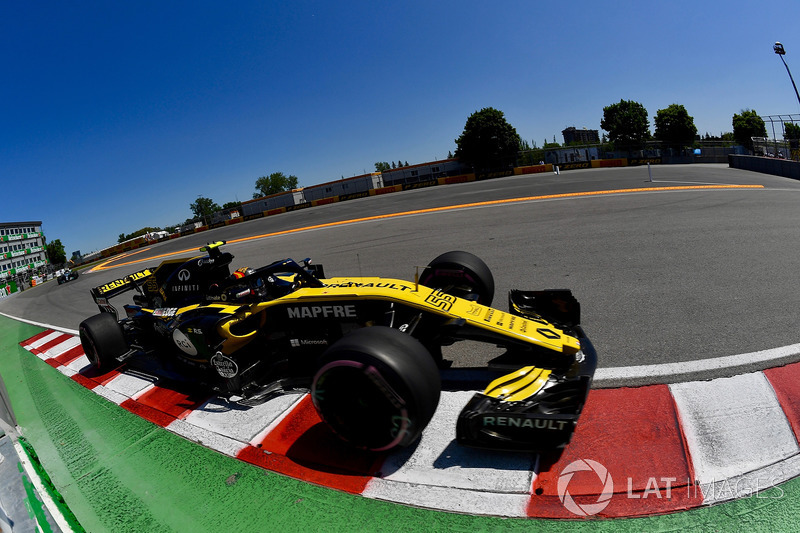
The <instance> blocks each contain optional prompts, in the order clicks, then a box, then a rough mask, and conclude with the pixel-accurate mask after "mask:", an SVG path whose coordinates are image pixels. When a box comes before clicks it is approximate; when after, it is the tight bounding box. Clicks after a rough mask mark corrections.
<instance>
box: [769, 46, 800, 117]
mask: <svg viewBox="0 0 800 533" xmlns="http://www.w3.org/2000/svg"><path fill="white" fill-rule="evenodd" d="M772 49H773V50H774V51H775V53H776V54H778V56H780V58H781V61H783V66H784V67H786V72H788V73H789V79H790V80H792V87H794V94H795V95H797V103H800V93H798V92H797V85H795V83H794V78H793V77H792V72H791V71H790V70H789V65H787V64H786V60H785V59H783V56H785V55H786V50H784V49H783V45H782V44H781V43H779V42H777V43H775V44H774V45H773V46H772Z"/></svg>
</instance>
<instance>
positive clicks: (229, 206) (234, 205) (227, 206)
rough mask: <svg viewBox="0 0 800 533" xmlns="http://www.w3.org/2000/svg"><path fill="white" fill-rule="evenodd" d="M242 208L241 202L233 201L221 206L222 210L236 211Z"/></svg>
mask: <svg viewBox="0 0 800 533" xmlns="http://www.w3.org/2000/svg"><path fill="white" fill-rule="evenodd" d="M240 207H242V202H239V201H235V202H225V203H224V204H222V209H238V208H240Z"/></svg>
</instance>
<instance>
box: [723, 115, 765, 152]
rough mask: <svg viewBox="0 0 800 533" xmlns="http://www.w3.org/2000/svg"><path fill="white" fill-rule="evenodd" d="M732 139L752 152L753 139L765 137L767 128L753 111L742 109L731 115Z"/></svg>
mask: <svg viewBox="0 0 800 533" xmlns="http://www.w3.org/2000/svg"><path fill="white" fill-rule="evenodd" d="M731 122H732V124H733V138H734V139H735V140H736V142H737V143H739V144H741V145H742V146H744V147H746V148H747V149H748V150H751V151H752V150H753V140H752V138H753V137H766V136H767V127H766V125H765V124H764V121H763V120H762V119H761V117H760V116H758V113H756V112H755V110H754V109H742V110H741V111H740V112H739V113H738V114H734V115H733V119H732V120H731Z"/></svg>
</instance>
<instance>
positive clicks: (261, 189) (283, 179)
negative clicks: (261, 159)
mask: <svg viewBox="0 0 800 533" xmlns="http://www.w3.org/2000/svg"><path fill="white" fill-rule="evenodd" d="M296 188H297V176H291V175H290V176H286V175H285V174H284V173H283V172H273V173H272V174H270V175H269V176H261V177H260V178H258V179H257V180H256V192H254V193H253V198H261V197H262V196H269V195H270V194H276V193H279V192H284V191H291V190H292V189H296Z"/></svg>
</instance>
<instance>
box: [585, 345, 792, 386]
mask: <svg viewBox="0 0 800 533" xmlns="http://www.w3.org/2000/svg"><path fill="white" fill-rule="evenodd" d="M799 354H800V344H790V345H789V346H781V347H780V348H771V349H769V350H761V351H758V352H750V353H743V354H739V355H727V356H725V357H714V358H713V359H700V360H697V361H684V362H680V363H662V364H658V365H639V366H620V367H612V368H598V369H597V371H596V372H595V374H594V379H593V380H592V381H593V383H594V384H595V385H599V386H602V385H603V383H608V382H612V381H629V380H630V381H632V380H635V379H643V378H658V377H667V376H675V375H682V374H694V373H697V372H703V371H709V370H724V369H727V368H735V367H739V366H745V365H752V364H759V365H761V366H769V365H768V364H767V363H769V362H772V361H775V362H777V361H780V360H785V359H786V358H788V357H791V356H795V355H799Z"/></svg>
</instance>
